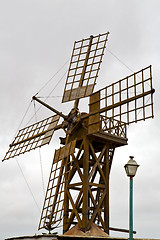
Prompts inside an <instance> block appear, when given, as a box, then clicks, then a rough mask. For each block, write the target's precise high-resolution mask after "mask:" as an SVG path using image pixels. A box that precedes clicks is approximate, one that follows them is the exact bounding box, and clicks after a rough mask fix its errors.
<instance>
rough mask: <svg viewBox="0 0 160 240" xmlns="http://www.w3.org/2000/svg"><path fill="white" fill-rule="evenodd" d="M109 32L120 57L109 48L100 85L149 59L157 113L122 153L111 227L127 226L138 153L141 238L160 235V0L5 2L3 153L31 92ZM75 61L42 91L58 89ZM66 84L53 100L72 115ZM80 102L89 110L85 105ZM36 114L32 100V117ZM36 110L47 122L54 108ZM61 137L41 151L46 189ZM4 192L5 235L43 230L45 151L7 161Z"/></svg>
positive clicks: (0, 2) (0, 11)
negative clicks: (83, 45)
mask: <svg viewBox="0 0 160 240" xmlns="http://www.w3.org/2000/svg"><path fill="white" fill-rule="evenodd" d="M106 31H110V35H109V41H108V43H107V48H108V50H109V51H110V52H111V53H113V54H114V55H115V56H116V57H117V58H119V59H120V61H119V60H118V59H117V58H115V57H114V56H113V55H112V54H111V53H110V52H109V51H107V50H106V52H105V56H104V60H103V64H102V67H101V71H100V74H99V78H98V81H97V86H96V89H99V88H102V87H104V86H106V85H108V84H109V83H111V82H114V81H116V80H119V79H120V78H122V77H125V76H127V75H128V74H131V73H132V72H131V71H129V70H128V68H126V66H125V65H127V66H128V67H129V68H131V69H132V70H133V71H137V70H140V69H141V68H143V67H146V66H148V65H150V64H151V65H152V66H153V86H154V88H155V89H156V93H155V95H154V102H155V105H154V111H155V118H154V119H153V120H152V119H151V120H148V121H145V122H140V123H138V124H133V125H132V126H130V127H129V129H128V138H129V141H128V143H129V145H128V146H126V147H121V148H120V149H117V150H116V153H115V156H114V161H113V166H112V171H111V178H110V226H111V227H118V228H128V187H129V186H128V178H127V177H126V175H125V172H124V167H123V166H124V165H125V163H126V162H127V161H128V157H129V156H130V155H134V156H135V159H136V160H137V162H138V163H139V164H140V167H139V169H138V172H137V175H136V177H135V181H134V229H135V230H136V231H137V235H136V237H144V238H159V237H160V177H159V175H160V161H159V158H160V128H159V122H160V110H159V106H160V80H159V78H160V1H159V0H145V1H144V0H141V1H139V0H134V1H133V0H130V1H128V0H112V1H111V0H110V1H109V0H99V1H98V0H77V1H75V0H0V81H1V82H0V83H1V85H0V112H1V117H0V158H1V159H2V158H3V157H4V155H5V152H6V151H7V150H8V145H9V144H10V143H11V141H12V140H13V137H14V136H15V133H16V131H17V128H18V126H19V124H20V122H21V120H22V118H23V116H24V113H25V112H26V109H27V107H28V105H29V103H30V101H31V97H32V96H33V95H34V94H36V93H37V92H38V91H39V90H40V89H41V87H42V86H44V85H45V83H46V82H47V81H48V80H49V79H50V78H51V77H52V76H53V75H54V74H55V73H56V72H57V70H58V69H60V68H61V67H62V66H63V64H65V63H66V62H67V61H68V60H69V59H70V56H71V52H72V47H73V42H74V41H75V40H80V39H82V38H86V37H88V36H90V35H91V34H93V35H97V34H99V33H103V32H106ZM122 62H123V63H125V65H124V64H122ZM68 64H69V63H68V62H67V64H66V65H65V66H64V67H63V69H62V70H61V71H60V72H59V73H58V74H57V75H56V77H55V78H53V80H52V81H51V82H50V84H48V86H47V87H46V88H45V89H43V90H42V91H41V92H40V93H39V96H46V95H47V94H49V93H50V92H51V90H52V89H53V88H54V87H55V86H56V84H57V83H58V82H59V81H60V79H61V77H62V76H63V75H64V73H65V72H66V71H67V68H68ZM64 83H65V77H63V78H62V80H61V81H60V83H59V85H58V86H57V88H56V89H55V90H54V91H53V93H52V96H54V98H50V101H49V103H50V104H52V105H53V106H55V107H56V108H58V109H59V110H60V111H63V112H64V113H67V112H68V111H69V109H70V106H71V105H72V103H71V104H63V106H62V104H60V102H61V97H60V96H62V92H63V91H62V89H63V87H64ZM81 107H82V108H81V109H82V110H83V108H84V109H85V107H86V105H84V104H83V105H82V106H81ZM36 108H38V104H37V105H36ZM33 114H34V108H33V104H32V105H31V107H30V110H29V112H28V114H27V116H26V118H25V121H26V122H27V121H28V120H29V119H30V117H31V116H32V115H33ZM37 115H38V116H37V117H38V119H41V117H45V116H47V115H50V112H49V111H48V110H47V111H46V110H44V108H41V111H39V113H38V114H37ZM62 135H63V132H56V134H55V136H54V138H53V139H52V142H51V144H50V146H47V147H44V148H43V150H42V151H41V162H42V165H43V173H44V185H45V187H46V184H47V181H48V174H49V171H50V165H51V162H52V158H53V153H54V149H55V148H58V147H59V140H58V136H62ZM19 166H20V167H19ZM22 173H23V174H22ZM23 175H24V176H25V178H24V176H23ZM25 179H26V181H27V184H28V186H29V188H28V186H27V184H26V181H25ZM29 189H30V190H29ZM31 191H32V193H33V196H34V198H33V196H32V194H31ZM0 193H1V197H0V239H4V238H7V237H12V236H20V235H32V234H35V233H38V231H37V227H38V222H39V218H40V211H41V207H42V204H43V197H44V196H43V184H42V177H41V167H40V160H39V152H38V151H33V152H31V153H28V154H25V155H22V156H20V157H19V158H17V160H16V159H10V160H9V161H6V162H3V163H2V162H1V163H0ZM37 205H38V206H37ZM43 232H44V231H43ZM110 235H111V236H117V237H118V236H124V237H127V236H128V235H126V234H119V233H116V232H111V233H110Z"/></svg>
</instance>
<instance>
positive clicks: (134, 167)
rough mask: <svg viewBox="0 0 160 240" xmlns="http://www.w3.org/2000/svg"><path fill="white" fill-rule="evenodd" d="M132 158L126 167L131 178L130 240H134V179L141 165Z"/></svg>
mask: <svg viewBox="0 0 160 240" xmlns="http://www.w3.org/2000/svg"><path fill="white" fill-rule="evenodd" d="M133 158H134V157H133V156H130V159H129V161H128V162H127V164H126V165H125V166H124V168H125V171H126V174H127V176H128V177H130V198H129V240H133V177H134V176H135V175H136V172H137V168H138V167H139V165H138V164H137V162H136V161H135V160H134V159H133Z"/></svg>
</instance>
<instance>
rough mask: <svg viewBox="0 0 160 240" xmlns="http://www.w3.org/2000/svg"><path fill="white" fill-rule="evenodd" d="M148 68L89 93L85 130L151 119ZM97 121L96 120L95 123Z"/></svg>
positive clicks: (150, 76)
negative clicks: (87, 122) (88, 108)
mask: <svg viewBox="0 0 160 240" xmlns="http://www.w3.org/2000/svg"><path fill="white" fill-rule="evenodd" d="M154 92H155V90H154V89H153V88H152V69H151V66H148V67H146V68H144V69H142V70H140V71H138V72H136V73H134V74H132V75H130V76H128V77H126V78H124V79H121V80H119V81H117V82H115V83H113V84H111V85H109V86H107V87H105V88H103V89H101V90H99V91H97V92H96V93H94V94H92V95H91V96H90V113H89V116H90V117H89V132H90V133H92V132H96V131H100V130H103V131H105V130H107V129H109V130H113V129H115V125H116V126H118V125H122V124H123V125H124V128H125V123H126V124H131V123H136V122H138V121H141V120H146V119H148V118H153V117H154V114H153V93H154ZM99 122H100V123H99Z"/></svg>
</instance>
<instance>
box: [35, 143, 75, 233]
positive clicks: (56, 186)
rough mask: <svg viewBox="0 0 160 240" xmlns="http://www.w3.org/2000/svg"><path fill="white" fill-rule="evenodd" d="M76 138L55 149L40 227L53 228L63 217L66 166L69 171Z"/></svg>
mask: <svg viewBox="0 0 160 240" xmlns="http://www.w3.org/2000/svg"><path fill="white" fill-rule="evenodd" d="M75 147H76V140H74V141H72V142H70V143H68V144H66V145H65V146H64V147H62V148H60V149H58V150H55V155H54V159H53V163H52V167H51V173H50V177H49V182H48V187H47V191H46V196H45V200H44V204H43V209H42V214H41V218H40V223H39V229H42V228H46V229H48V230H52V228H53V225H54V224H58V223H59V222H60V221H61V220H62V219H63V202H64V185H65V183H66V174H67V171H66V168H67V169H68V171H69V168H70V166H69V165H70V164H71V161H70V159H69V157H70V156H71V155H72V154H74V152H75Z"/></svg>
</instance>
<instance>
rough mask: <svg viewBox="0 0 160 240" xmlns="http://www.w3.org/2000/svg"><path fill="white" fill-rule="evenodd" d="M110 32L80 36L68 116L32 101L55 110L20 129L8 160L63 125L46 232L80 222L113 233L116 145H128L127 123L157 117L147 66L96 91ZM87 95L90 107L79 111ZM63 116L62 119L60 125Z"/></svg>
mask: <svg viewBox="0 0 160 240" xmlns="http://www.w3.org/2000/svg"><path fill="white" fill-rule="evenodd" d="M108 35H109V32H107V33H104V34H99V35H97V36H90V37H89V38H86V39H82V40H80V41H76V42H75V43H74V46H73V51H72V56H71V60H70V65H69V70H68V75H67V80H66V83H65V88H64V94H63V98H62V103H64V102H69V101H74V105H73V108H72V109H71V110H70V112H69V114H68V115H64V114H63V113H62V112H60V111H58V110H56V109H55V108H53V107H52V106H50V105H48V104H46V103H45V102H43V101H41V100H40V99H39V98H38V97H37V96H34V97H33V100H35V101H37V102H39V103H40V104H42V105H43V106H45V107H46V108H48V109H50V110H51V111H53V112H54V115H53V116H51V117H49V118H46V119H43V120H42V121H39V122H36V123H34V124H32V125H30V126H27V127H26V128H23V129H21V130H19V132H18V134H17V135H16V137H15V139H14V141H13V142H12V143H11V144H10V147H9V150H8V152H7V153H6V155H5V157H4V159H3V161H4V160H7V159H10V158H13V157H15V156H19V155H20V154H22V153H25V152H28V151H30V150H32V149H35V148H38V147H41V146H43V145H45V144H49V142H50V140H51V138H52V136H53V134H54V131H56V130H58V129H63V130H64V132H65V134H66V137H65V138H60V140H61V145H62V146H61V147H60V148H59V149H57V150H55V154H54V158H53V163H52V167H51V172H50V176H49V182H48V186H47V191H46V196H45V200H44V204H43V209H42V214H41V218H40V223H39V229H42V228H45V229H47V230H48V231H51V230H53V229H54V228H56V227H57V226H58V225H59V224H60V222H61V221H63V232H64V233H65V232H66V231H68V230H69V229H70V228H71V227H72V226H74V225H75V224H78V226H79V228H80V229H82V230H83V231H84V232H86V231H88V230H89V229H90V227H91V225H92V224H93V223H95V224H97V225H98V226H99V227H101V228H102V229H103V230H104V231H105V232H106V233H109V229H110V227H109V176H110V171H111V166H112V161H113V155H114V151H115V148H117V147H120V146H124V145H127V140H128V139H127V126H128V125H129V124H132V123H137V122H138V121H141V120H146V119H147V118H153V93H154V91H155V90H154V89H153V87H152V71H151V66H148V67H146V68H144V69H142V70H140V71H138V72H135V73H134V74H132V75H130V76H127V77H126V78H124V79H121V80H119V81H117V82H115V83H112V84H110V85H109V86H106V87H104V88H102V89H101V90H98V91H96V92H93V90H94V87H95V84H96V79H97V77H98V73H99V70H100V65H101V62H102V58H103V55H104V50H105V48H106V42H107V40H108ZM86 97H89V112H88V113H86V112H85V113H84V112H80V110H79V108H78V106H79V101H80V100H81V99H82V98H86ZM60 118H62V119H63V121H62V123H61V124H58V122H59V119H60Z"/></svg>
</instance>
